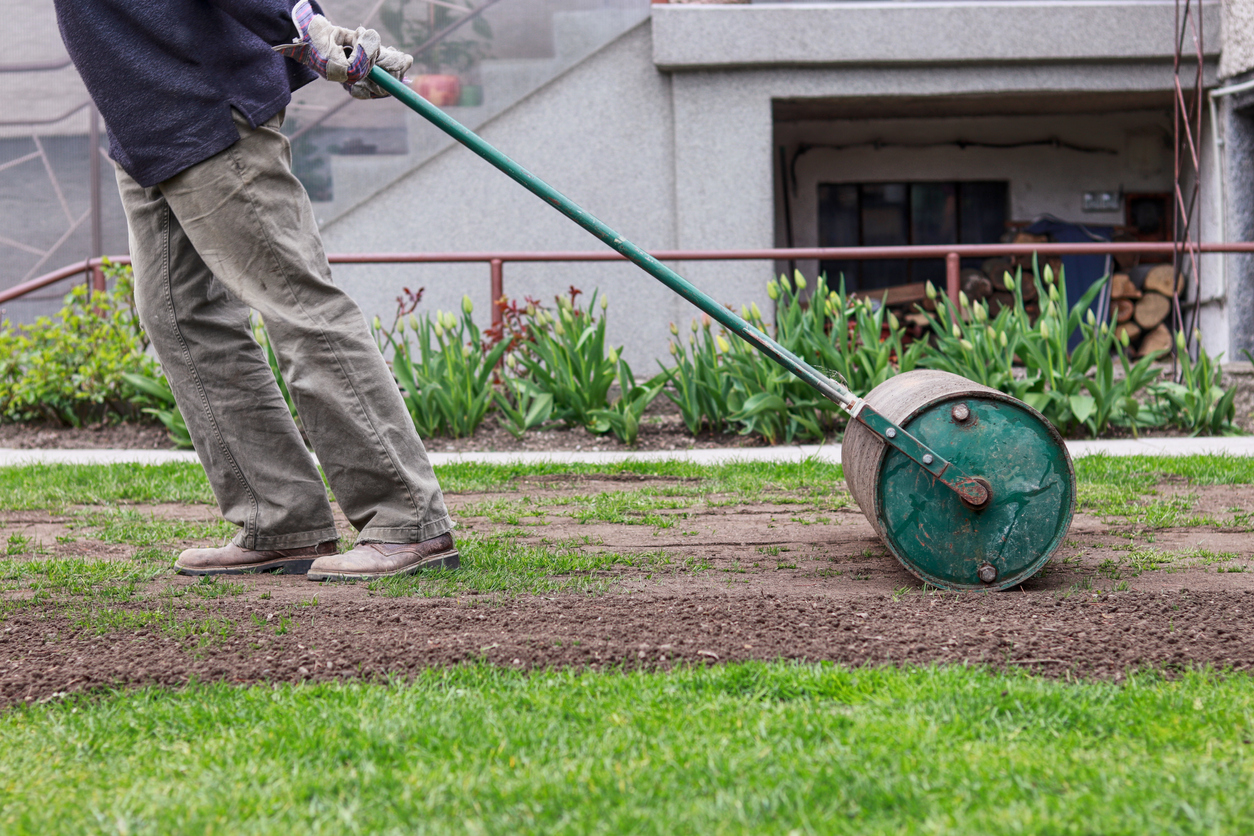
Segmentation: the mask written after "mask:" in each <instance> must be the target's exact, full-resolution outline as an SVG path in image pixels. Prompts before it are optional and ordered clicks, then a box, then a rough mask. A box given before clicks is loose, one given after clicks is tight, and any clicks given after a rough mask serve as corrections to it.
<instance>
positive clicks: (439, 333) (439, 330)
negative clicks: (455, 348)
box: [433, 322, 444, 340]
mask: <svg viewBox="0 0 1254 836" xmlns="http://www.w3.org/2000/svg"><path fill="white" fill-rule="evenodd" d="M433 330H434V331H435V338H436V339H437V340H442V339H444V326H443V325H441V324H440V323H439V322H436V324H435V328H434V329H433Z"/></svg>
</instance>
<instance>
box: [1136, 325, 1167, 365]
mask: <svg viewBox="0 0 1254 836" xmlns="http://www.w3.org/2000/svg"><path fill="white" fill-rule="evenodd" d="M1171 346H1172V339H1171V331H1170V330H1169V329H1168V328H1167V325H1166V324H1165V323H1163V324H1160V325H1159V326H1158V327H1157V328H1155V329H1154V330H1153V331H1150V332H1149V333H1147V334H1146V335H1145V336H1144V337H1141V346H1140V348H1139V349H1138V350H1137V353H1138V354H1140V355H1141V356H1142V357H1144V356H1145V355H1146V354H1149V353H1151V352H1154V351H1171Z"/></svg>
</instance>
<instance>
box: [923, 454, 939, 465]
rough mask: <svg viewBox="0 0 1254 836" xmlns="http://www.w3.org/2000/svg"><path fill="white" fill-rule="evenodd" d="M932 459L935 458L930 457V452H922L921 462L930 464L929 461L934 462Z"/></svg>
mask: <svg viewBox="0 0 1254 836" xmlns="http://www.w3.org/2000/svg"><path fill="white" fill-rule="evenodd" d="M934 461H936V460H935V459H933V458H932V454H931V453H924V454H923V463H924V464H931V463H932V462H934Z"/></svg>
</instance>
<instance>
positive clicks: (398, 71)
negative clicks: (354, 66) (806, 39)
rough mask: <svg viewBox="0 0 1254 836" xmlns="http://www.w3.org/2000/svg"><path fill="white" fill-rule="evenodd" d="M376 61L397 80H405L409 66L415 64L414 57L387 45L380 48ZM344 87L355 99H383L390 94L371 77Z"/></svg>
mask: <svg viewBox="0 0 1254 836" xmlns="http://www.w3.org/2000/svg"><path fill="white" fill-rule="evenodd" d="M374 63H375V66H376V67H382V68H383V69H384V70H386V71H387V72H388V73H390V74H391V75H393V76H395V77H396V78H397V80H400V81H403V80H404V79H405V73H407V72H409V68H410V67H412V66H413V65H414V57H413V56H412V55H406V54H405V53H404V52H401V51H400V50H399V49H393V48H392V47H390V46H385V47H381V48H380V49H379V57H378V58H376V59H375V62H374ZM344 88H345V89H346V90H348V92H349V93H351V94H352V96H353V98H354V99H382V98H385V97H386V96H387V95H388V94H387V91H386V90H384V89H383V88H382V87H380V86H379V85H377V84H375V83H374V82H373V81H371V80H370V79H369V78H363V79H362V80H361V81H358V82H356V83H354V84H345V85H344Z"/></svg>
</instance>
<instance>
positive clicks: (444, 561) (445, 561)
mask: <svg viewBox="0 0 1254 836" xmlns="http://www.w3.org/2000/svg"><path fill="white" fill-rule="evenodd" d="M461 565H462V559H461V555H459V554H458V553H457V551H456V550H454V551H450V552H441V553H440V554H434V555H432V556H431V557H427V558H423V559H422V560H420V561H418V562H417V563H413V564H410V565H409V566H404V567H402V568H400V569H397V570H395V571H393V572H307V573H306V574H305V577H307V578H308V579H309V580H311V581H373V580H378V579H379V578H399V577H402V576H404V575H412V574H415V573H416V572H421V571H423V570H424V569H459V568H461Z"/></svg>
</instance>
